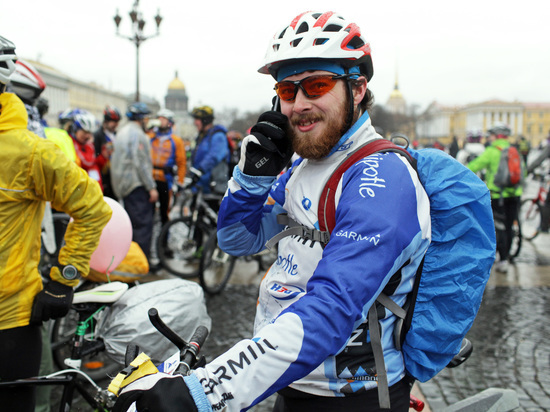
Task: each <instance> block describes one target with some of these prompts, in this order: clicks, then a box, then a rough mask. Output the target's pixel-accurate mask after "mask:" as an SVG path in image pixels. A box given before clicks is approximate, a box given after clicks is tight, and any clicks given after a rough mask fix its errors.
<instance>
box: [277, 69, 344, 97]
mask: <svg viewBox="0 0 550 412" xmlns="http://www.w3.org/2000/svg"><path fill="white" fill-rule="evenodd" d="M297 83H298V82H289V81H285V82H279V83H277V84H276V85H275V91H276V92H277V95H278V96H279V97H280V98H281V99H282V100H284V101H287V102H293V101H294V99H295V98H296V93H297V89H298V87H299V86H298V84H297ZM299 83H300V86H301V87H302V89H303V90H304V91H305V94H306V96H307V97H308V98H309V99H316V98H318V97H321V96H323V95H325V94H327V93H328V92H330V91H331V90H332V89H333V88H334V86H335V85H336V79H335V78H334V76H333V75H321V76H310V77H306V78H305V79H302V80H301V81H300V82H299Z"/></svg>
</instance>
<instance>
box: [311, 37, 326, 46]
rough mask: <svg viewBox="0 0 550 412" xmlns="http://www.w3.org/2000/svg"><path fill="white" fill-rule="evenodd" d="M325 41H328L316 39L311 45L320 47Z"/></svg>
mask: <svg viewBox="0 0 550 412" xmlns="http://www.w3.org/2000/svg"><path fill="white" fill-rule="evenodd" d="M327 41H328V39H326V38H324V39H320V38H317V39H315V41H314V42H313V45H314V46H321V45H323V44H325V43H326V42H327Z"/></svg>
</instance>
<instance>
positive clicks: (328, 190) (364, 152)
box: [317, 139, 416, 233]
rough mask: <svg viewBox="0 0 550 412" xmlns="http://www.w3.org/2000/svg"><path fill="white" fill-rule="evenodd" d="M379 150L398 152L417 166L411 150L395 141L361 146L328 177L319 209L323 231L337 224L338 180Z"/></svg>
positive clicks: (375, 142) (320, 227)
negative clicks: (336, 198)
mask: <svg viewBox="0 0 550 412" xmlns="http://www.w3.org/2000/svg"><path fill="white" fill-rule="evenodd" d="M379 152H397V153H399V154H402V155H404V156H405V157H406V158H407V159H408V160H409V162H410V163H411V164H412V165H413V166H415V160H414V159H413V158H412V157H411V155H410V154H409V152H407V150H406V149H404V148H403V147H400V146H397V145H396V144H395V143H392V142H390V141H389V140H386V139H377V140H374V141H370V142H368V143H365V144H364V145H362V146H360V147H359V148H358V149H356V150H355V151H354V152H353V153H351V154H350V155H349V156H348V157H347V158H346V159H345V160H344V161H343V162H342V163H340V165H339V166H338V167H337V168H336V170H335V171H334V173H333V174H332V175H331V176H330V178H329V179H328V182H327V184H326V185H325V187H324V189H323V191H322V193H321V197H320V199H319V210H318V214H317V215H318V218H319V229H320V230H321V231H323V232H324V231H328V232H329V233H331V232H332V230H333V229H334V226H335V224H336V222H335V215H336V205H335V202H334V197H335V194H336V188H337V187H338V182H340V179H341V178H342V175H343V174H344V172H345V171H346V170H348V169H349V168H350V167H351V166H352V165H353V164H355V163H356V162H358V161H359V160H361V159H363V158H365V157H367V156H370V155H372V154H374V153H379ZM415 169H416V167H415Z"/></svg>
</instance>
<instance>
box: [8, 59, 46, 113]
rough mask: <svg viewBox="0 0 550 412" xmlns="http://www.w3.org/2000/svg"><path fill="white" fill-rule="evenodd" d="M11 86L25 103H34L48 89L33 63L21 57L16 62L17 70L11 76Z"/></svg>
mask: <svg viewBox="0 0 550 412" xmlns="http://www.w3.org/2000/svg"><path fill="white" fill-rule="evenodd" d="M9 88H10V89H11V90H12V91H13V92H14V93H15V94H16V95H17V96H18V97H19V98H20V99H21V100H23V102H24V103H27V104H30V105H34V104H35V103H36V100H37V99H38V98H39V97H40V95H41V94H42V92H43V91H44V90H45V89H46V82H44V79H43V78H42V76H41V75H40V73H38V70H36V69H35V68H34V67H33V65H32V64H30V63H29V62H27V61H25V60H21V59H19V60H17V62H16V64H15V71H14V72H13V73H12V75H11V76H10V84H9Z"/></svg>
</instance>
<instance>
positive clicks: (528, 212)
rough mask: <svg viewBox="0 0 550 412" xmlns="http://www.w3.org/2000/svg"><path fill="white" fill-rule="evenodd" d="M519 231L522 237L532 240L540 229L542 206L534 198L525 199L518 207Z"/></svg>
mask: <svg viewBox="0 0 550 412" xmlns="http://www.w3.org/2000/svg"><path fill="white" fill-rule="evenodd" d="M519 220H520V222H521V233H522V235H523V238H524V239H527V240H533V239H534V238H536V237H537V235H538V234H539V231H540V225H541V222H542V207H541V205H540V203H539V202H537V201H536V200H535V199H525V200H523V201H522V202H521V206H520V208H519Z"/></svg>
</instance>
